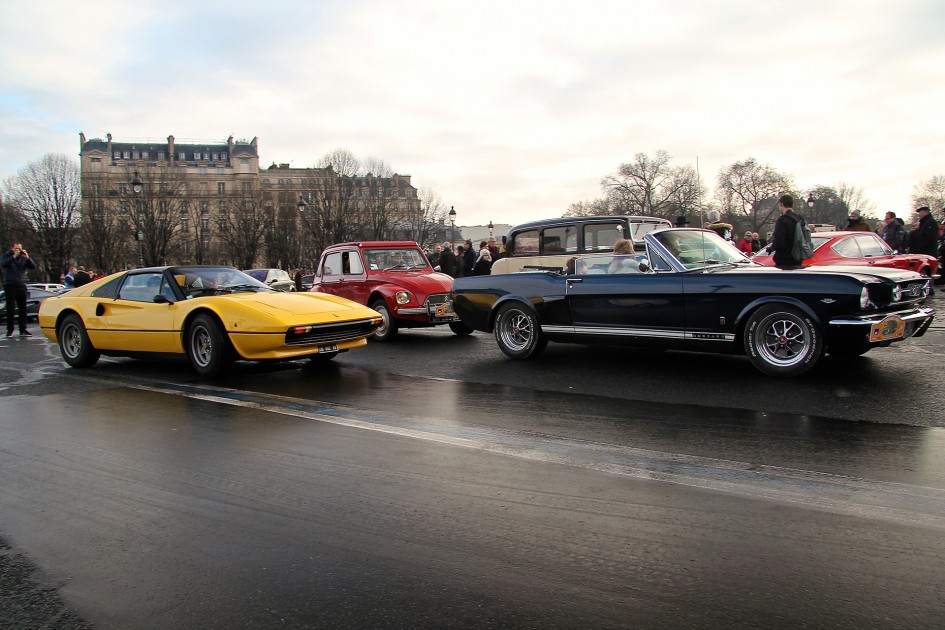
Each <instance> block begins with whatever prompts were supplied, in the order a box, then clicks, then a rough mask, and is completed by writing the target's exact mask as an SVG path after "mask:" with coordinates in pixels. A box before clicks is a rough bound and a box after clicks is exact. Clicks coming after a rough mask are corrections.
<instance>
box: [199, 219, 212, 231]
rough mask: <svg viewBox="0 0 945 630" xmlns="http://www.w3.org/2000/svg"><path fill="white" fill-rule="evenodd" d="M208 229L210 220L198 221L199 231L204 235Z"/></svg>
mask: <svg viewBox="0 0 945 630" xmlns="http://www.w3.org/2000/svg"><path fill="white" fill-rule="evenodd" d="M209 229H210V219H200V231H201V232H204V233H206V232H207V230H209Z"/></svg>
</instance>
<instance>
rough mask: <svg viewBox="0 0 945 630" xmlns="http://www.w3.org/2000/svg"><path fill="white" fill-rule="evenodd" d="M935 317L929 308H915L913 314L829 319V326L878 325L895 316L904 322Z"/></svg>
mask: <svg viewBox="0 0 945 630" xmlns="http://www.w3.org/2000/svg"><path fill="white" fill-rule="evenodd" d="M932 315H935V309H934V308H929V307H916V310H915V312H907V313H903V312H902V311H898V312H894V313H876V314H875V315H864V316H863V317H857V318H854V319H831V320H830V322H829V324H830V325H831V326H872V325H873V324H878V323H880V322H881V321H883V320H884V319H886V318H887V317H891V316H896V317H900V318H902V321H904V322H913V321H916V320H924V319H926V318H928V317H931V316H932Z"/></svg>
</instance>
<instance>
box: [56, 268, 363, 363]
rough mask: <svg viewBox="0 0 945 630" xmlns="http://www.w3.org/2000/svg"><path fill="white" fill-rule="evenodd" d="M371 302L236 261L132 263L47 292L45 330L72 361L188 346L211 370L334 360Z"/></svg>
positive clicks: (357, 333)
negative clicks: (275, 280)
mask: <svg viewBox="0 0 945 630" xmlns="http://www.w3.org/2000/svg"><path fill="white" fill-rule="evenodd" d="M380 324H381V317H380V315H379V314H378V313H377V311H374V310H373V309H370V308H367V307H366V306H362V305H361V304H358V303H357V302H352V301H350V300H346V299H344V298H339V297H335V296H332V295H327V294H324V293H287V292H281V291H274V290H272V289H270V288H269V287H267V286H266V285H265V284H263V283H262V282H259V281H258V280H254V279H253V278H251V277H250V276H248V275H246V274H245V273H243V272H241V271H239V270H237V269H234V268H232V267H209V266H180V267H156V268H147V269H132V270H130V271H125V272H122V273H117V274H113V275H111V276H108V277H105V278H102V279H100V280H96V281H95V282H92V283H90V284H86V285H84V286H82V287H79V288H76V289H73V290H71V291H68V292H67V293H63V294H62V295H59V296H55V297H51V298H48V299H46V300H44V301H43V303H42V306H41V308H40V310H39V325H40V327H41V328H42V331H43V334H44V335H46V337H47V338H48V339H50V340H51V341H52V342H54V343H58V344H59V349H60V351H61V352H62V358H63V359H65V361H66V363H68V364H69V365H70V366H72V367H77V368H78V367H89V366H92V365H94V364H95V362H96V361H98V359H99V356H100V355H102V354H105V355H109V356H154V355H186V356H187V357H188V358H189V359H190V362H191V363H192V364H193V366H194V369H195V370H196V371H197V373H198V374H200V375H201V376H205V377H212V376H215V375H217V374H219V373H220V372H221V370H223V369H224V368H226V367H227V366H228V365H229V364H230V363H231V362H232V361H234V360H238V359H245V360H251V361H266V360H285V359H297V358H302V357H308V358H309V359H311V360H312V361H314V362H322V361H328V360H331V359H332V358H334V357H335V356H337V355H338V353H339V352H346V351H348V350H350V349H351V348H356V347H358V346H363V345H365V344H366V343H367V338H368V337H370V336H371V335H373V334H374V332H375V331H376V330H377V327H378V326H379V325H380Z"/></svg>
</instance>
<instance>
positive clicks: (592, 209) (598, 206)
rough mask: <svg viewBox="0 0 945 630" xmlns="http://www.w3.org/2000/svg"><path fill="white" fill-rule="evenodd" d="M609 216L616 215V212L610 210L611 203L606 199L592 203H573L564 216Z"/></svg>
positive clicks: (595, 200)
mask: <svg viewBox="0 0 945 630" xmlns="http://www.w3.org/2000/svg"><path fill="white" fill-rule="evenodd" d="M609 214H614V211H613V210H611V208H610V201H609V200H608V199H606V198H601V199H594V200H592V201H577V202H575V203H572V204H571V205H570V206H568V209H567V210H565V212H564V214H563V215H562V216H566V217H591V216H606V215H609Z"/></svg>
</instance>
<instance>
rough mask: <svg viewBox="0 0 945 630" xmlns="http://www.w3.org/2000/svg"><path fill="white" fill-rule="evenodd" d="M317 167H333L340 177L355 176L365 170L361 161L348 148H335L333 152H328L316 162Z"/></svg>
mask: <svg viewBox="0 0 945 630" xmlns="http://www.w3.org/2000/svg"><path fill="white" fill-rule="evenodd" d="M315 167H316V168H331V170H332V171H334V173H335V174H336V175H338V176H339V177H344V176H348V177H354V176H356V175H359V174H361V173H362V172H363V171H362V168H361V161H360V160H358V158H356V157H355V156H354V153H352V152H351V151H349V150H348V149H335V150H334V151H332V152H331V153H326V154H325V155H324V156H322V158H321V159H320V160H319V161H318V162H317V163H316V164H315Z"/></svg>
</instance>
